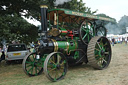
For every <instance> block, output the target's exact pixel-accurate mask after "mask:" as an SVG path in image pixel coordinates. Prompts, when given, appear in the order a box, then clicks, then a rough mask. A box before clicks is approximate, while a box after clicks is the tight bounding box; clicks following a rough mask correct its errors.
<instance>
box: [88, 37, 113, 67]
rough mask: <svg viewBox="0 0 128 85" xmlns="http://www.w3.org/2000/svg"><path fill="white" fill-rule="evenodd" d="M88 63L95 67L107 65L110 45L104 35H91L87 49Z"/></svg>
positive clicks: (109, 59) (109, 56) (109, 57)
mask: <svg viewBox="0 0 128 85" xmlns="http://www.w3.org/2000/svg"><path fill="white" fill-rule="evenodd" d="M87 57H88V63H89V64H90V65H91V66H92V67H94V68H96V69H104V68H106V67H108V65H109V63H110V61H111V45H110V43H109V40H108V39H107V38H106V37H100V36H96V37H93V38H92V39H91V40H90V42H89V45H88V49H87Z"/></svg>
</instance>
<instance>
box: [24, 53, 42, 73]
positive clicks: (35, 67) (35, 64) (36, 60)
mask: <svg viewBox="0 0 128 85" xmlns="http://www.w3.org/2000/svg"><path fill="white" fill-rule="evenodd" d="M43 62H44V59H43V58H42V57H40V56H39V55H37V54H36V53H30V54H28V55H27V56H25V58H24V60H23V63H22V67H23V70H24V72H25V73H26V74H27V75H29V76H37V75H39V74H41V73H42V72H43Z"/></svg>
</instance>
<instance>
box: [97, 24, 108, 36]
mask: <svg viewBox="0 0 128 85" xmlns="http://www.w3.org/2000/svg"><path fill="white" fill-rule="evenodd" d="M96 30H97V31H96V35H97V36H106V28H105V27H104V26H99V27H97V28H96Z"/></svg>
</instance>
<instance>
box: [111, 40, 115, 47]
mask: <svg viewBox="0 0 128 85" xmlns="http://www.w3.org/2000/svg"><path fill="white" fill-rule="evenodd" d="M114 42H115V39H114V38H112V46H114Z"/></svg>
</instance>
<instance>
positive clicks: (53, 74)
mask: <svg viewBox="0 0 128 85" xmlns="http://www.w3.org/2000/svg"><path fill="white" fill-rule="evenodd" d="M67 66H68V65H67V60H66V57H65V56H64V55H63V54H62V53H60V52H53V53H51V54H49V55H48V56H47V57H46V60H45V62H44V73H45V75H46V77H47V78H48V79H49V80H51V81H58V80H61V79H63V78H64V76H65V75H66V73H67V68H68V67H67Z"/></svg>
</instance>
